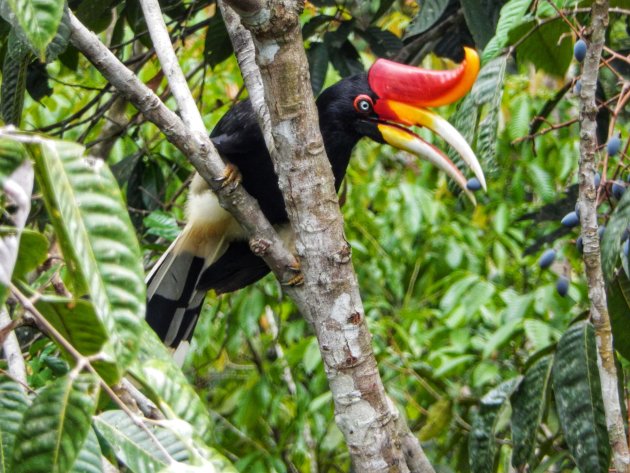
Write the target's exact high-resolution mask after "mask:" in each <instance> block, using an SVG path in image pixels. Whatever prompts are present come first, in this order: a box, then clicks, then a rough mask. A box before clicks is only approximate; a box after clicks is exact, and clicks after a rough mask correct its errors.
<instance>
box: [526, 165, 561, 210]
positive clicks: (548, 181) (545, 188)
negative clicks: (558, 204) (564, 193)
mask: <svg viewBox="0 0 630 473" xmlns="http://www.w3.org/2000/svg"><path fill="white" fill-rule="evenodd" d="M527 168H528V169H529V172H530V176H529V178H530V183H531V185H532V186H533V187H534V189H535V191H536V193H537V194H538V195H539V196H540V198H541V199H542V200H544V201H546V202H550V201H552V200H553V199H554V198H555V195H556V193H555V189H554V187H553V179H552V177H551V176H550V175H549V173H548V172H547V171H546V170H545V169H543V168H542V167H540V166H539V165H538V164H537V163H534V162H531V163H529V165H528V166H527Z"/></svg>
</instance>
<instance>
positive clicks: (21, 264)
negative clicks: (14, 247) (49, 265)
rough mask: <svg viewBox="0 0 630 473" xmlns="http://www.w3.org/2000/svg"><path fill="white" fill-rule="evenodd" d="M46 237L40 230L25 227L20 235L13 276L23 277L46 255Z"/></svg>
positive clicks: (44, 258)
mask: <svg viewBox="0 0 630 473" xmlns="http://www.w3.org/2000/svg"><path fill="white" fill-rule="evenodd" d="M48 245H49V243H48V239H47V238H46V237H45V236H44V235H43V234H42V233H40V232H37V231H35V230H30V229H28V228H25V229H24V230H23V231H22V235H21V236H20V248H19V251H18V259H17V261H16V262H15V268H14V269H13V278H23V277H25V276H26V275H27V274H28V273H30V272H31V271H33V270H34V269H35V268H37V267H38V266H39V265H40V264H42V263H43V262H44V261H45V260H46V258H47V257H48Z"/></svg>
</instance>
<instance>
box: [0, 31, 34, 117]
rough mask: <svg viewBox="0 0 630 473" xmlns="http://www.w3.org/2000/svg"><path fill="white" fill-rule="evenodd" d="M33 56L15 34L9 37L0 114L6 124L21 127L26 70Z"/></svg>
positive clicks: (1, 88) (3, 65)
mask: <svg viewBox="0 0 630 473" xmlns="http://www.w3.org/2000/svg"><path fill="white" fill-rule="evenodd" d="M31 60H32V54H31V51H30V50H29V48H28V46H27V45H26V43H24V41H22V40H21V39H19V38H18V36H17V35H16V34H15V32H13V31H11V34H10V35H9V44H8V47H7V52H6V54H5V56H4V63H3V64H2V84H0V85H1V87H0V114H1V115H2V119H3V120H4V121H5V122H6V123H10V124H12V125H15V126H20V122H21V119H22V107H23V105H24V93H25V92H26V68H27V66H28V64H29V62H31Z"/></svg>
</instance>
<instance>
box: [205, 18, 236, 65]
mask: <svg viewBox="0 0 630 473" xmlns="http://www.w3.org/2000/svg"><path fill="white" fill-rule="evenodd" d="M232 52H233V48H232V42H231V41H230V36H229V35H228V32H227V29H226V27H225V23H224V22H223V17H222V16H221V11H220V10H219V9H218V8H217V10H216V13H215V15H214V16H213V17H212V18H211V19H210V22H209V23H208V29H207V30H206V44H205V48H204V57H205V58H206V62H207V63H208V64H210V67H214V66H216V65H218V64H221V63H222V62H223V61H225V60H226V59H227V58H229V57H230V56H231V55H232Z"/></svg>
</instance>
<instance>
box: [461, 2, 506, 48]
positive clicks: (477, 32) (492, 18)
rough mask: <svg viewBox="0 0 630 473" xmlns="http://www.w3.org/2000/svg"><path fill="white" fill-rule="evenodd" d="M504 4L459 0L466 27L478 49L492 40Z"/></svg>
mask: <svg viewBox="0 0 630 473" xmlns="http://www.w3.org/2000/svg"><path fill="white" fill-rule="evenodd" d="M504 3H505V0H461V5H462V10H463V12H464V18H466V25H467V26H468V29H469V30H470V32H471V33H472V35H473V38H475V44H476V45H477V47H478V48H479V49H483V48H484V47H485V46H486V44H488V41H490V39H491V38H492V36H493V34H494V30H495V27H496V24H497V21H498V18H499V14H500V11H501V7H502V6H503V4H504Z"/></svg>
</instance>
